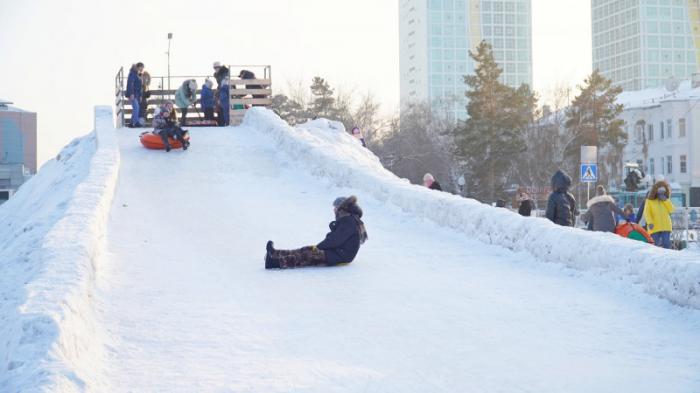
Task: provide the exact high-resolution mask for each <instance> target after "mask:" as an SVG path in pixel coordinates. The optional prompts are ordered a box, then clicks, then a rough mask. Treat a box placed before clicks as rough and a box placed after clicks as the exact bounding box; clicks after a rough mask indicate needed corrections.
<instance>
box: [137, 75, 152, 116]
mask: <svg viewBox="0 0 700 393" xmlns="http://www.w3.org/2000/svg"><path fill="white" fill-rule="evenodd" d="M150 90H151V74H149V73H148V71H143V72H142V73H141V103H140V104H139V113H140V116H139V120H140V119H143V120H144V121H143V122H141V121H139V122H140V123H141V124H144V123H145V121H146V119H147V118H148V99H149V98H150V97H151V91H150Z"/></svg>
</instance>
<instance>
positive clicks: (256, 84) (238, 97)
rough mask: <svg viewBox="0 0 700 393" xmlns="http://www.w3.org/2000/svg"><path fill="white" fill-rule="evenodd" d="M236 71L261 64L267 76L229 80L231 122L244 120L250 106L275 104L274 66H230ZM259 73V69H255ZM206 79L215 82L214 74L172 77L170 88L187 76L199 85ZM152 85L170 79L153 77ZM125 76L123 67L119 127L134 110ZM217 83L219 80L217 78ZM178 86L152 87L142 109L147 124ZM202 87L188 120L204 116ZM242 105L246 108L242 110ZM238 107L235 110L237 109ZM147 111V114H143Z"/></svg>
mask: <svg viewBox="0 0 700 393" xmlns="http://www.w3.org/2000/svg"><path fill="white" fill-rule="evenodd" d="M227 67H228V68H229V69H230V70H232V72H233V73H234V74H235V72H236V71H235V70H238V69H250V68H255V67H258V68H260V69H262V73H263V75H264V78H259V79H240V78H231V79H230V86H231V88H230V92H229V93H230V108H229V120H230V124H231V125H238V124H240V123H241V122H242V121H243V118H244V117H245V113H246V112H247V110H248V109H250V108H251V107H254V106H263V107H269V106H271V105H272V78H271V67H270V66H254V67H250V68H246V67H249V66H244V67H241V66H227ZM256 73H257V72H256ZM206 78H209V79H211V80H212V81H214V78H213V77H212V76H181V77H180V76H171V78H170V81H171V87H172V86H177V87H178V88H179V87H180V86H181V85H182V83H183V82H184V81H185V80H187V79H195V80H196V81H197V84H198V85H200V86H201V84H203V83H204V80H205V79H206ZM151 81H152V82H151V84H152V85H153V83H154V81H159V82H160V85H161V86H162V85H163V84H165V81H167V78H165V77H162V76H157V77H151ZM126 82H127V80H126V75H125V74H124V69H123V68H122V69H120V70H119V72H118V73H117V75H116V77H115V107H116V109H115V114H116V117H117V127H123V126H124V125H126V124H129V123H130V120H131V114H132V113H133V108H132V107H131V103H130V101H129V99H128V97H127V96H126V90H125V88H126ZM214 83H215V84H216V82H215V81H214ZM213 90H214V94H216V86H215V87H214V88H213ZM176 92H177V89H171V90H168V89H162V88H160V87H159V88H155V89H151V90H150V97H149V98H148V100H147V103H148V107H147V108H146V109H145V111H144V108H141V111H142V112H141V117H144V118H145V120H146V126H151V124H152V121H153V114H154V112H155V108H157V107H159V106H161V105H163V104H164V103H166V102H168V101H172V102H174V101H175V93H176ZM201 92H202V90H201V89H198V90H197V92H196V94H197V101H196V102H195V104H194V107H192V106H190V107H189V108H188V111H187V119H188V121H189V120H190V119H191V120H195V119H197V120H201V119H204V111H203V110H202V107H201V104H200V97H201ZM241 107H243V109H240V108H241ZM234 108H236V109H234ZM175 110H176V112H177V116H178V119H180V118H181V116H182V111H181V109H180V108H178V107H177V105H176V106H175ZM144 114H145V116H144Z"/></svg>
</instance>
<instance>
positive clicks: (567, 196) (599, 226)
mask: <svg viewBox="0 0 700 393" xmlns="http://www.w3.org/2000/svg"><path fill="white" fill-rule="evenodd" d="M423 185H424V186H425V187H427V188H429V189H431V190H438V191H442V187H440V184H439V183H438V182H437V181H436V180H435V178H434V177H433V175H431V174H430V173H426V174H425V176H423ZM551 186H552V192H551V193H550V194H549V197H548V200H547V208H546V210H545V217H546V218H547V219H548V220H550V221H552V222H553V223H555V224H557V225H561V226H568V227H575V226H576V220H577V218H580V219H581V220H582V221H583V224H585V226H586V229H588V230H590V231H596V232H611V233H618V234H623V233H624V234H629V233H630V231H631V230H633V231H637V232H640V236H639V240H645V239H649V240H650V241H651V242H653V243H654V244H655V245H657V246H659V247H663V248H671V246H672V245H671V232H672V229H673V223H672V219H671V214H672V213H673V212H674V210H675V208H674V206H673V203H672V202H671V186H670V185H669V183H668V182H666V181H664V180H661V181H658V182H656V183H655V184H654V185H653V187H652V188H651V190H650V191H649V193H648V194H647V196H646V198H645V199H644V200H643V201H642V203H641V205H640V207H639V209H638V210H637V212H635V209H634V206H632V205H631V204H626V205H625V206H624V207H622V208H620V207H619V206H618V205H617V203H616V202H615V199H614V198H613V197H612V196H610V195H608V194H607V192H606V190H605V187H603V186H601V185H599V186H597V187H596V191H595V196H594V197H593V198H591V199H590V200H589V201H588V202H587V203H586V208H587V209H586V212H585V213H583V214H580V212H579V210H578V206H577V203H576V198H575V197H574V195H573V194H572V193H571V192H569V189H570V188H571V177H570V176H569V175H567V174H566V173H565V172H563V171H561V170H559V171H557V172H556V173H555V174H554V176H552V181H551ZM496 207H506V202H505V201H504V200H502V199H499V200H498V201H497V202H496ZM513 207H514V208H517V210H518V213H519V214H520V215H522V216H526V217H529V216H531V215H532V212H533V210H535V208H536V206H535V200H534V199H533V198H532V196H531V195H529V194H528V192H527V190H526V189H525V187H519V188H518V190H517V192H516V194H515V198H514V203H513ZM625 225H633V226H634V227H633V228H632V229H628V228H624V226H625Z"/></svg>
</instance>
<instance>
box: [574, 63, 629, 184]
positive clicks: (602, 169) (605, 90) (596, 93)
mask: <svg viewBox="0 0 700 393" xmlns="http://www.w3.org/2000/svg"><path fill="white" fill-rule="evenodd" d="M579 89H580V90H581V93H580V94H579V95H578V96H577V97H576V98H575V99H574V101H573V103H572V105H571V108H570V110H569V112H568V115H567V122H566V127H567V129H568V130H569V132H570V133H571V134H572V135H573V137H574V138H575V139H574V141H573V143H571V144H570V145H569V148H568V149H567V151H566V156H567V159H569V160H580V147H581V146H597V147H598V156H599V161H601V162H599V169H598V173H599V174H598V176H599V182H601V183H603V184H609V183H610V181H611V180H613V179H615V180H616V183H619V182H621V181H622V179H621V173H620V171H621V164H622V151H623V149H624V147H625V144H626V143H627V134H626V133H625V132H624V130H623V126H624V120H622V119H620V117H619V116H620V114H621V113H622V111H623V109H624V107H623V106H622V105H621V104H618V103H617V102H616V101H617V96H618V95H619V94H620V93H621V92H622V88H620V87H612V81H611V80H610V79H607V78H605V77H604V76H603V75H601V74H600V72H599V71H598V70H596V71H594V72H593V73H592V74H591V75H590V76H589V77H588V78H586V79H585V81H584V85H583V86H579Z"/></svg>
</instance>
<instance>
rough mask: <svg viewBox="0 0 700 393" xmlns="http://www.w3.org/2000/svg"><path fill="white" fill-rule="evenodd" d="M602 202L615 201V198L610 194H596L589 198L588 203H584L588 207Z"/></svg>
mask: <svg viewBox="0 0 700 393" xmlns="http://www.w3.org/2000/svg"><path fill="white" fill-rule="evenodd" d="M602 202H610V203H615V200H614V199H613V197H611V196H610V195H598V196H597V197H594V198H591V199H590V200H589V201H588V203H586V206H587V207H588V208H589V209H590V208H591V206H593V205H595V204H596V203H602Z"/></svg>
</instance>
